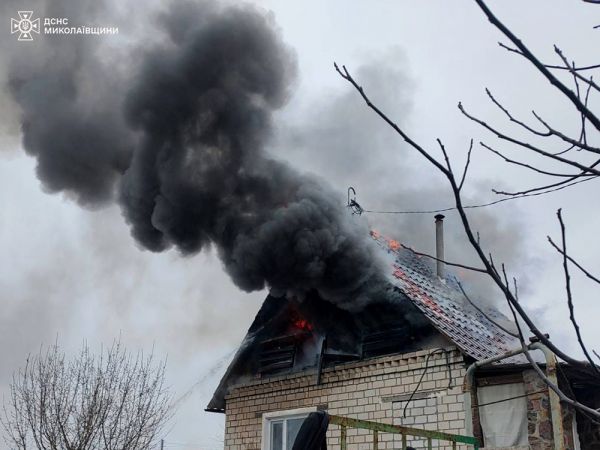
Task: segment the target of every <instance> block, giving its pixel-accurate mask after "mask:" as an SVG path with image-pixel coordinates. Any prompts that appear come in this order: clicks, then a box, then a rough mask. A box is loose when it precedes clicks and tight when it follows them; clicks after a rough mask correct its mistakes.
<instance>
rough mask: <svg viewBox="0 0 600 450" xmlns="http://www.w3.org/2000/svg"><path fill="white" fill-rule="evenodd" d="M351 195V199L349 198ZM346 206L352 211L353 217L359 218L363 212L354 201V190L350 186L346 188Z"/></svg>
mask: <svg viewBox="0 0 600 450" xmlns="http://www.w3.org/2000/svg"><path fill="white" fill-rule="evenodd" d="M351 195H352V198H350V196H351ZM346 206H347V207H348V208H350V209H351V210H352V214H353V215H354V214H358V215H359V216H360V215H361V214H362V213H363V211H364V210H363V209H362V207H361V206H360V205H359V204H358V202H357V201H356V189H354V188H353V187H352V186H350V187H349V188H348V204H347V205H346Z"/></svg>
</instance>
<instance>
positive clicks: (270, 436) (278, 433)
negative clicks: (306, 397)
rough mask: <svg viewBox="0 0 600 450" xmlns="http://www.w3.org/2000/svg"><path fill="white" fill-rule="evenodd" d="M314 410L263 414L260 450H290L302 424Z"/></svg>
mask: <svg viewBox="0 0 600 450" xmlns="http://www.w3.org/2000/svg"><path fill="white" fill-rule="evenodd" d="M316 410H317V409H316V408H302V409H295V410H290V411H277V412H272V413H266V414H264V415H263V436H262V450H292V446H293V445H294V440H295V439H296V436H297V435H298V431H299V430H300V427H301V426H302V422H303V421H304V419H305V418H306V416H308V415H309V414H310V413H311V412H313V411H316Z"/></svg>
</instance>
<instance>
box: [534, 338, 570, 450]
mask: <svg viewBox="0 0 600 450" xmlns="http://www.w3.org/2000/svg"><path fill="white" fill-rule="evenodd" d="M529 348H531V349H537V350H541V351H542V352H543V353H544V357H545V358H546V376H547V377H548V378H549V379H550V381H551V382H552V383H553V384H554V385H556V386H558V377H557V376H556V367H557V361H556V355H555V354H554V353H553V352H552V351H551V350H550V349H549V348H548V347H546V346H545V345H544V344H542V343H540V342H534V343H533V344H531V345H530V346H529ZM548 395H549V397H550V411H551V418H552V434H553V435H554V448H555V450H564V448H565V440H564V435H565V433H564V429H563V420H562V407H561V404H560V398H559V397H558V394H557V393H556V392H554V391H553V390H552V389H550V388H548Z"/></svg>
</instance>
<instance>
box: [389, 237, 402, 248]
mask: <svg viewBox="0 0 600 450" xmlns="http://www.w3.org/2000/svg"><path fill="white" fill-rule="evenodd" d="M388 246H389V247H390V248H391V249H392V250H400V242H398V241H395V240H394V239H390V240H389V241H388Z"/></svg>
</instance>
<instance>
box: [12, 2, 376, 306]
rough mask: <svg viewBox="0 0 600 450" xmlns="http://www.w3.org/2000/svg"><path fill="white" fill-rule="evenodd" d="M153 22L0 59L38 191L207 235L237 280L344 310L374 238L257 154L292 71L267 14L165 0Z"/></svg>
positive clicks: (372, 287)
mask: <svg viewBox="0 0 600 450" xmlns="http://www.w3.org/2000/svg"><path fill="white" fill-rule="evenodd" d="M69 6H71V7H72V6H73V5H69ZM88 7H89V5H85V4H84V3H82V4H81V5H80V8H81V10H82V11H83V10H86V11H87V9H86V8H88ZM80 12H81V11H80ZM49 15H52V14H49ZM73 15H75V16H77V15H78V14H77V13H74V12H73V11H72V10H71V9H69V16H71V17H72V16H73ZM59 16H60V15H59ZM156 23H157V26H158V29H157V30H155V31H156V32H157V33H162V34H161V37H162V39H160V40H159V42H160V43H154V44H144V42H138V43H137V44H136V45H135V46H127V47H126V50H123V49H121V50H119V51H116V50H114V49H111V48H110V47H107V46H106V45H100V43H99V42H102V40H101V39H97V38H96V39H95V40H94V39H93V38H88V39H84V38H82V39H78V38H77V37H73V38H72V39H65V40H60V41H50V39H48V41H49V42H45V43H42V44H40V45H39V46H37V47H35V48H33V50H32V53H31V54H30V55H28V57H27V58H23V55H15V57H14V58H13V60H12V61H11V62H10V66H9V77H8V86H9V89H10V92H11V94H12V97H13V98H14V100H15V101H16V102H17V103H18V105H19V106H20V108H21V111H22V132H23V145H24V147H25V149H26V151H27V152H28V153H29V154H31V155H33V156H35V157H36V159H37V162H38V168H37V172H38V176H39V178H40V180H41V181H42V183H43V185H44V187H45V188H46V189H47V190H49V191H51V192H65V193H66V194H67V195H69V196H72V197H73V198H75V199H76V200H77V201H78V202H79V203H80V204H82V205H84V206H87V207H96V206H98V205H102V204H105V203H107V202H110V201H113V200H114V201H117V202H118V203H119V204H120V206H121V208H122V214H123V216H124V218H125V220H126V221H127V222H128V224H129V225H130V228H131V232H132V235H133V236H134V237H135V239H136V240H137V242H139V244H140V245H141V246H143V247H144V248H147V249H149V250H152V251H162V250H166V249H168V248H171V247H176V248H177V249H178V250H179V251H181V252H182V253H184V254H193V253H195V252H198V251H200V250H202V249H203V248H206V247H207V246H210V245H213V244H214V245H215V246H216V248H217V249H218V252H219V255H220V257H221V260H222V262H223V265H224V267H225V269H226V270H227V272H228V273H229V274H230V275H231V277H232V279H233V280H234V282H235V283H236V285H238V286H239V287H240V288H242V289H244V290H247V291H251V290H258V289H262V288H264V287H270V288H271V289H272V291H273V292H276V293H281V294H283V293H286V294H287V295H297V296H302V295H304V294H305V293H306V292H308V291H310V290H317V291H318V292H319V293H320V295H321V297H323V298H325V299H327V300H331V301H334V302H336V303H338V304H342V305H344V306H346V307H349V308H350V307H353V306H356V305H360V304H362V302H364V301H366V300H367V299H369V298H372V297H374V296H379V295H382V294H383V292H382V291H381V290H382V289H387V288H385V287H384V286H385V283H383V282H382V281H383V278H382V277H383V275H382V271H381V268H380V267H379V259H378V258H377V257H376V256H375V252H376V250H375V249H374V246H372V243H371V242H369V239H368V232H367V229H366V228H365V226H364V225H361V224H360V223H358V222H356V221H353V220H351V218H350V217H349V215H348V213H347V211H346V210H345V208H344V206H343V205H342V203H341V201H342V199H343V196H341V195H338V194H336V193H334V192H333V191H332V190H331V189H330V188H329V187H328V186H327V185H326V184H325V183H324V182H322V181H321V180H318V179H317V178H315V177H313V176H309V175H304V174H300V173H298V172H296V171H295V170H294V169H293V168H290V167H288V166H286V165H285V164H284V163H282V162H280V161H277V160H274V159H272V158H270V157H268V156H267V155H266V154H265V152H264V146H265V144H266V143H267V142H268V140H269V138H270V137H271V134H272V115H273V113H274V111H276V110H278V109H279V108H281V107H282V106H284V105H285V104H286V102H287V100H288V98H289V96H290V93H291V89H292V87H293V85H294V80H295V74H296V60H295V55H294V53H293V51H292V50H291V49H290V48H288V47H287V46H286V45H285V44H284V43H283V42H282V39H281V36H280V33H279V31H278V29H277V28H276V26H275V24H274V22H273V19H272V18H271V17H270V16H268V15H265V14H263V13H262V12H260V11H259V10H257V9H256V8H254V7H251V6H248V5H241V6H227V7H220V6H217V5H215V4H209V3H177V4H172V5H171V6H170V8H169V10H168V11H166V12H163V13H162V14H160V15H159V16H158V20H157V21H156ZM149 42H152V41H149ZM128 52H129V53H128ZM123 60H128V61H130V63H131V64H130V65H131V66H133V67H134V68H133V69H130V68H128V67H129V66H127V65H123V64H121V62H122V61H123ZM349 301H352V302H353V303H352V304H349V303H348V302H349Z"/></svg>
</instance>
